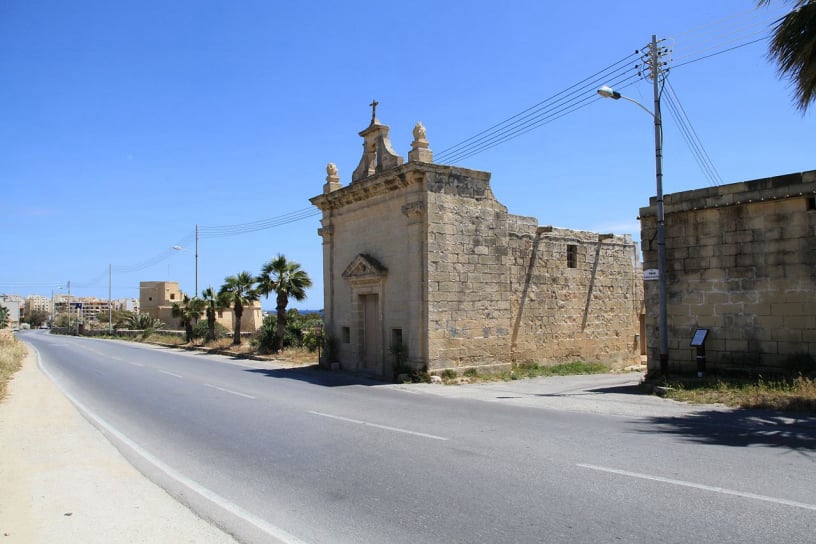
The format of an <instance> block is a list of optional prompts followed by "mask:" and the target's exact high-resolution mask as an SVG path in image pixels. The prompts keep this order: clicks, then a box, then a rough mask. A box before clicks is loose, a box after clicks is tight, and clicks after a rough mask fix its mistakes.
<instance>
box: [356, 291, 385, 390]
mask: <svg viewBox="0 0 816 544" xmlns="http://www.w3.org/2000/svg"><path fill="white" fill-rule="evenodd" d="M360 307H361V308H362V310H363V316H362V317H363V319H362V325H363V331H362V333H363V334H362V338H363V346H362V347H363V353H362V359H363V368H364V369H365V370H370V371H372V372H375V373H377V374H379V373H380V371H381V369H380V364H381V362H382V361H381V358H382V353H381V349H380V347H381V345H382V340H381V337H380V329H381V327H380V297H379V295H376V294H373V295H360Z"/></svg>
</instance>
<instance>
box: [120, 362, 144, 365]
mask: <svg viewBox="0 0 816 544" xmlns="http://www.w3.org/2000/svg"><path fill="white" fill-rule="evenodd" d="M125 362H126V363H127V364H129V365H132V366H144V365H143V364H142V363H133V362H131V361H125Z"/></svg>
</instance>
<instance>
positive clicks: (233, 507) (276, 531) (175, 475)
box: [37, 352, 306, 544]
mask: <svg viewBox="0 0 816 544" xmlns="http://www.w3.org/2000/svg"><path fill="white" fill-rule="evenodd" d="M37 361H38V364H39V367H40V369H41V370H42V371H43V372H44V373H45V374H46V375H47V376H48V378H49V379H50V380H51V381H52V382H53V383H54V384H57V385H59V382H57V380H56V379H54V377H53V376H52V375H51V373H50V372H48V370H47V369H46V368H45V367H44V366H43V364H42V360H41V359H40V354H39V352H38V353H37ZM60 389H61V390H62V393H63V395H65V396H66V397H67V398H68V399H69V400H70V401H71V402H72V403H74V406H76V407H77V408H78V409H79V410H80V411H81V412H83V413H84V414H85V415H86V416H87V417H88V418H89V419H91V420H92V421H93V422H94V423H96V425H98V426H99V427H101V428H103V429H105V431H106V432H108V433H109V434H110V435H111V436H115V437H116V439H117V440H119V441H121V442H122V443H123V444H125V445H127V446H128V447H129V448H130V449H132V450H133V451H134V452H135V453H136V454H137V455H139V456H140V457H141V458H142V459H144V460H145V461H147V462H149V463H151V464H152V465H153V466H155V467H156V468H157V469H159V470H161V471H162V472H164V473H165V474H166V475H167V476H169V477H170V478H172V479H174V480H175V481H177V482H178V483H179V484H181V485H183V486H185V487H187V488H188V489H190V490H192V491H194V492H195V493H198V494H199V495H201V496H202V497H204V498H205V499H207V500H208V501H210V502H212V503H213V504H215V505H217V506H219V507H220V508H223V509H224V510H226V511H227V512H229V513H230V514H232V515H234V516H236V517H238V518H240V519H242V520H244V521H246V522H247V523H249V524H251V525H254V526H255V527H257V528H258V529H259V530H261V531H263V532H264V533H266V534H268V535H269V536H271V537H272V538H275V539H277V540H279V541H280V542H282V543H283V544H306V542H305V541H303V540H301V539H299V538H297V537H296V536H294V535H292V534H289V533H287V532H286V531H284V530H283V529H281V528H280V527H276V526H275V525H272V524H271V523H269V522H267V521H266V520H264V519H262V518H260V517H259V516H256V515H255V514H253V513H252V512H249V511H247V510H244V509H243V508H241V507H240V506H238V505H237V504H235V503H234V502H232V501H230V500H229V499H227V498H225V497H222V496H221V495H219V494H218V493H216V492H215V491H211V490H210V489H208V488H206V487H204V486H203V485H201V484H199V483H198V482H196V481H195V480H192V479H190V478H188V477H187V476H185V475H183V474H181V473H180V472H177V471H176V470H175V469H173V468H172V467H170V466H169V465H167V464H165V463H164V462H163V461H161V460H159V459H158V458H157V457H155V456H154V455H153V454H152V453H150V452H148V451H147V450H145V449H144V448H142V447H141V446H139V445H138V444H137V443H136V442H133V441H132V440H131V439H129V438H128V437H127V436H125V435H124V434H122V433H121V432H119V431H117V430H116V429H115V428H114V427H113V426H112V425H110V424H109V423H108V422H107V421H105V420H104V419H102V418H101V417H99V416H98V415H96V414H95V413H94V412H92V411H91V410H90V409H89V408H88V407H86V406H85V405H84V404H82V403H81V402H79V401H78V400H77V399H76V398H75V397H74V396H73V395H71V394H70V393H68V392H67V391H65V390H64V389H62V387H60Z"/></svg>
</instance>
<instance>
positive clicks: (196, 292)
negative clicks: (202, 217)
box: [193, 223, 198, 297]
mask: <svg viewBox="0 0 816 544" xmlns="http://www.w3.org/2000/svg"><path fill="white" fill-rule="evenodd" d="M195 253H196V254H195V259H196V260H195V292H194V293H193V296H196V297H197V296H198V223H196V247H195Z"/></svg>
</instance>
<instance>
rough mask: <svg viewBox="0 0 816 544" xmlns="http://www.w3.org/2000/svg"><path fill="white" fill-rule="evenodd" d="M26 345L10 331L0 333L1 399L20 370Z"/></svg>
mask: <svg viewBox="0 0 816 544" xmlns="http://www.w3.org/2000/svg"><path fill="white" fill-rule="evenodd" d="M26 353H27V351H26V348H25V345H24V344H23V343H22V342H20V341H18V340H17V339H16V338H14V335H13V334H11V333H10V332H8V331H0V399H2V398H3V397H5V396H6V386H7V384H8V382H9V380H11V377H12V376H13V375H14V373H15V372H17V371H18V370H20V367H21V366H22V364H23V358H24V357H25V356H26Z"/></svg>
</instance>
